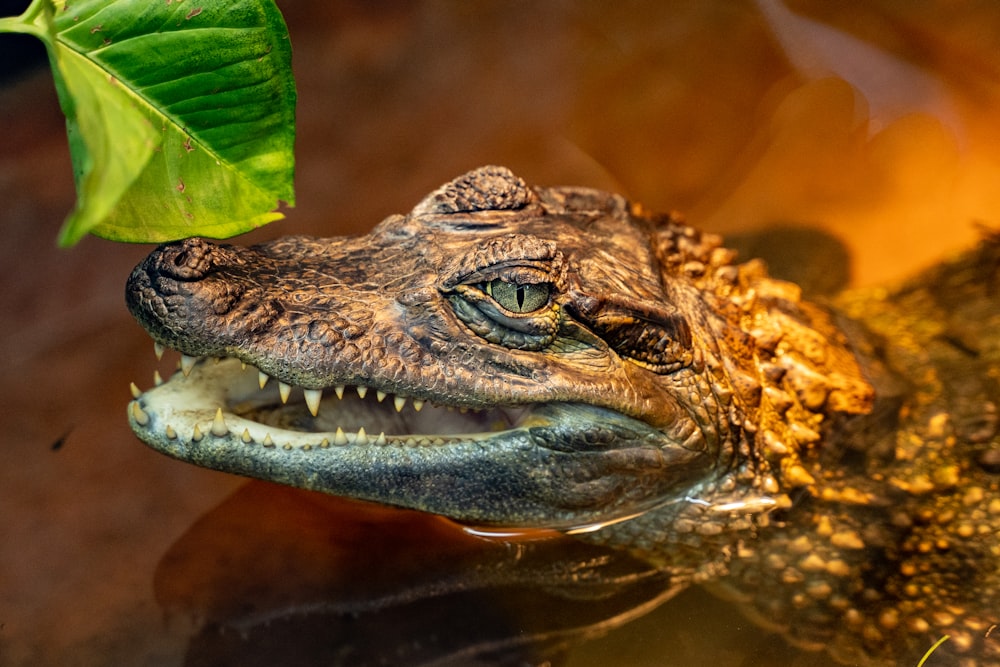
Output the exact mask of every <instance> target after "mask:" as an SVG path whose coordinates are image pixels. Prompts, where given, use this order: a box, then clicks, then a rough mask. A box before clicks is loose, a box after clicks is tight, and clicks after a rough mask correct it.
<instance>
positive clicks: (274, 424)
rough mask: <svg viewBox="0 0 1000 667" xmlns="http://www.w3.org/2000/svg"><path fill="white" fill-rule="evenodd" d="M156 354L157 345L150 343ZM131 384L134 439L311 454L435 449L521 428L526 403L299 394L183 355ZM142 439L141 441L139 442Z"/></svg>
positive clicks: (355, 392)
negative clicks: (467, 404) (165, 369)
mask: <svg viewBox="0 0 1000 667" xmlns="http://www.w3.org/2000/svg"><path fill="white" fill-rule="evenodd" d="M156 351H157V356H158V357H159V356H162V353H163V348H162V347H161V346H159V345H158V346H157V350H156ZM156 378H157V379H156V381H155V385H156V386H154V387H153V388H152V389H150V390H148V391H145V392H142V391H140V390H139V389H138V387H136V386H135V385H133V386H132V394H133V397H134V399H135V400H133V401H132V402H131V403H130V404H129V420H130V422H131V423H132V424H133V428H135V430H136V432H137V433H138V434H139V435H140V436H143V435H145V436H149V437H154V438H156V439H166V440H172V441H180V442H188V441H191V442H199V441H201V440H202V439H203V438H205V437H208V436H211V437H215V438H222V437H229V438H232V437H237V438H239V439H240V440H241V441H242V442H244V443H246V444H254V443H256V444H259V445H263V446H265V447H282V448H285V449H302V450H310V449H314V448H326V447H339V446H344V445H354V446H360V445H376V446H377V445H393V444H394V445H400V446H411V447H418V446H434V445H443V444H447V443H449V442H458V441H465V442H468V441H471V440H480V439H485V438H488V437H491V436H495V435H496V434H497V433H501V432H503V431H508V430H513V429H517V428H520V427H523V426H524V425H525V424H526V422H527V421H529V417H530V414H531V412H532V409H531V406H525V405H519V406H515V405H511V406H497V407H492V408H488V409H468V408H464V407H463V408H458V407H453V406H446V405H439V404H437V403H435V402H433V401H428V400H425V399H420V398H414V397H410V396H404V395H399V394H393V393H390V392H387V391H384V390H383V389H380V388H377V387H369V386H365V385H336V386H331V387H327V388H325V389H321V390H316V389H302V388H299V387H294V386H291V385H289V384H285V383H284V382H281V381H279V380H277V379H274V378H269V377H268V376H267V375H265V374H264V373H262V372H261V371H258V370H257V369H256V368H254V367H253V366H250V365H248V364H245V363H243V362H241V361H240V360H239V359H235V358H225V359H208V358H204V359H195V358H193V357H188V356H182V357H181V361H180V363H179V364H178V371H177V372H175V373H174V374H173V376H172V377H171V378H170V379H169V380H168V381H166V382H163V381H161V380H160V379H159V375H157V376H156ZM143 439H146V438H143Z"/></svg>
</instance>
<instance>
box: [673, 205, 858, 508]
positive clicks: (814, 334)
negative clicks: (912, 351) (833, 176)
mask: <svg viewBox="0 0 1000 667" xmlns="http://www.w3.org/2000/svg"><path fill="white" fill-rule="evenodd" d="M654 253H655V255H656V257H657V259H658V261H659V262H660V267H661V274H662V276H663V281H664V286H665V290H666V291H667V292H668V293H670V292H671V291H673V290H677V289H682V288H681V287H678V286H686V289H693V290H696V291H697V292H698V294H699V296H700V298H701V299H702V301H703V303H704V304H705V307H704V308H702V309H701V313H702V315H701V316H700V317H699V318H697V319H696V321H695V326H696V327H697V328H700V329H701V330H702V331H701V333H702V335H703V337H704V339H705V340H706V341H708V342H707V343H706V356H707V357H709V358H710V359H711V361H710V362H709V363H713V364H716V365H717V366H718V367H719V368H718V369H717V372H718V373H719V374H720V375H722V376H724V377H725V378H726V379H727V380H728V384H729V387H730V388H731V389H730V390H731V391H732V392H733V393H734V394H735V397H734V398H735V401H734V403H735V404H736V405H738V406H739V408H740V409H741V411H742V421H743V423H742V425H741V426H742V429H741V430H742V431H743V432H744V434H743V437H741V438H740V440H741V441H743V442H744V443H747V444H748V446H749V449H750V454H751V456H752V457H753V458H755V459H757V460H758V461H759V462H760V464H761V465H762V467H763V468H765V469H767V470H770V471H771V472H772V473H773V474H774V475H775V477H776V479H777V480H778V481H779V484H780V488H781V490H782V491H783V492H785V493H787V492H789V491H792V490H799V489H802V488H803V487H805V488H806V489H809V490H815V489H814V485H815V483H816V479H815V474H816V473H815V471H814V470H813V467H814V465H813V464H812V463H810V459H811V458H812V457H810V456H809V454H810V453H811V452H813V451H815V450H818V449H819V448H821V447H822V445H823V442H824V438H825V437H826V434H827V432H828V431H829V427H830V425H831V423H833V422H834V421H836V420H837V419H838V418H840V417H846V416H851V415H859V414H867V413H868V412H870V411H871V409H872V405H873V402H874V390H873V389H872V386H871V384H870V383H869V382H868V380H867V379H866V378H865V376H864V374H863V372H862V370H861V368H860V366H859V364H858V361H857V359H856V357H855V354H854V352H853V351H852V349H851V346H850V343H849V342H848V340H847V337H846V336H845V335H844V334H843V332H841V331H840V330H839V329H838V327H837V325H836V324H835V323H834V320H833V317H832V316H831V314H830V313H829V312H828V311H827V310H825V309H824V308H822V307H820V306H818V305H815V304H812V303H809V302H807V301H803V300H802V298H801V290H800V288H799V287H798V286H797V285H794V284H792V283H789V282H785V281H782V280H778V279H775V278H772V277H770V276H769V275H768V274H767V269H766V267H765V265H764V263H763V262H761V261H760V260H751V261H749V262H746V263H743V264H740V263H737V261H736V253H735V251H733V250H730V249H728V248H724V247H722V240H721V238H720V237H718V236H716V235H713V234H705V233H701V232H698V231H697V230H694V229H692V228H690V227H687V226H685V225H683V224H680V223H678V222H677V220H676V218H670V219H667V220H665V221H661V222H660V224H659V227H658V228H657V231H656V233H655V234H654Z"/></svg>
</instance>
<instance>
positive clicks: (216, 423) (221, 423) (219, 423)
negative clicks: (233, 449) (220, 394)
mask: <svg viewBox="0 0 1000 667" xmlns="http://www.w3.org/2000/svg"><path fill="white" fill-rule="evenodd" d="M212 435H214V436H216V437H217V438H221V437H222V436H224V435H229V427H228V426H226V420H225V419H224V418H223V416H222V408H218V409H216V411H215V419H213V420H212Z"/></svg>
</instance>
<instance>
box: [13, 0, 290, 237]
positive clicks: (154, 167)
mask: <svg viewBox="0 0 1000 667" xmlns="http://www.w3.org/2000/svg"><path fill="white" fill-rule="evenodd" d="M4 29H7V30H19V31H21V32H30V33H32V34H35V35H37V36H39V37H40V38H42V39H43V40H44V41H45V42H46V44H47V46H48V49H49V54H50V60H51V62H52V65H53V74H54V76H55V79H56V89H57V91H58V93H59V98H60V103H61V104H62V107H63V111H64V113H65V114H66V119H67V132H68V135H69V144H70V151H71V154H72V159H73V167H74V175H75V177H76V183H77V206H76V209H75V210H74V211H73V213H72V214H71V215H70V216H69V218H68V219H67V221H66V223H65V225H64V227H63V230H62V232H61V234H60V243H61V244H63V245H67V244H72V243H75V242H76V241H78V240H79V239H80V238H81V237H82V236H83V235H84V234H85V233H87V232H92V233H94V234H97V235H98V236H103V237H105V238H109V239H113V240H117V241H139V242H159V241H165V240H170V239H175V238H181V237H185V236H192V235H202V236H213V237H226V236H232V235H234V234H239V233H241V232H244V231H247V230H249V229H252V228H254V227H258V226H260V225H263V224H266V223H268V222H271V221H272V220H276V219H278V218H281V217H282V214H281V213H280V212H278V211H276V210H275V209H276V208H277V207H278V205H279V203H280V202H281V201H283V202H286V203H287V204H289V205H294V190H293V187H292V176H293V171H294V159H293V154H292V149H293V144H294V138H295V125H294V121H295V87H294V81H293V79H292V73H291V47H290V44H289V41H288V31H287V28H286V27H285V25H284V22H283V20H282V18H281V15H280V13H279V12H278V10H277V8H276V7H275V6H274V4H273V2H271V1H270V0H78V1H74V0H69V1H68V2H67V1H63V0H36V1H35V2H34V3H33V4H32V7H31V8H29V10H28V11H27V12H25V14H24V15H22V16H21V17H19V19H18V20H17V22H16V23H13V22H12V21H11V20H10V19H6V20H4V21H0V30H4Z"/></svg>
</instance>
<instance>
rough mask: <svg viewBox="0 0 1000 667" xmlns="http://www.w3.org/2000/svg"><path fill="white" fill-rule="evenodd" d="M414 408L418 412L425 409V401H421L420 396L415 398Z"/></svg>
mask: <svg viewBox="0 0 1000 667" xmlns="http://www.w3.org/2000/svg"><path fill="white" fill-rule="evenodd" d="M413 409H414V410H416V411H417V412H420V411H421V410H423V409H424V402H423V401H421V400H420V399H419V398H415V399H413Z"/></svg>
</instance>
